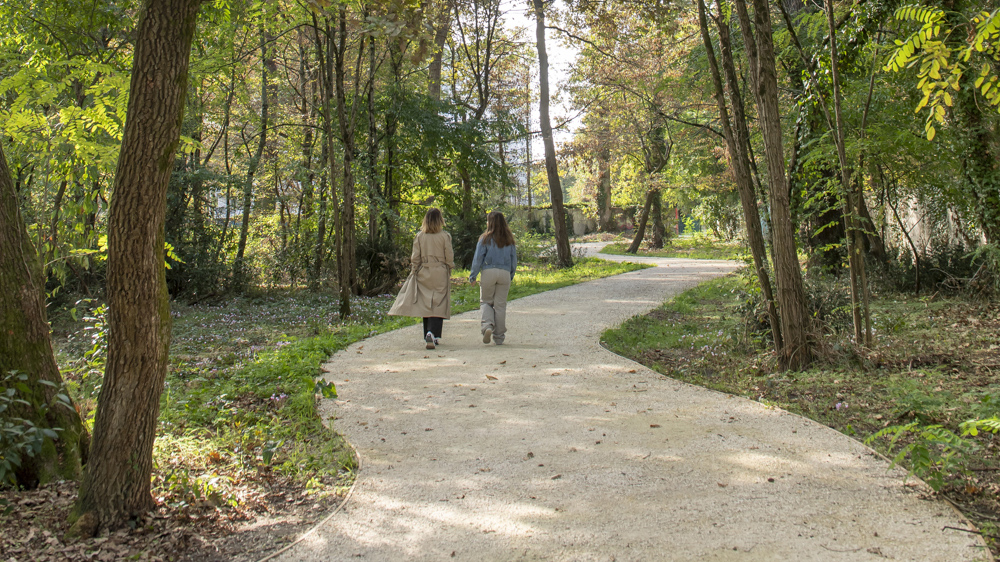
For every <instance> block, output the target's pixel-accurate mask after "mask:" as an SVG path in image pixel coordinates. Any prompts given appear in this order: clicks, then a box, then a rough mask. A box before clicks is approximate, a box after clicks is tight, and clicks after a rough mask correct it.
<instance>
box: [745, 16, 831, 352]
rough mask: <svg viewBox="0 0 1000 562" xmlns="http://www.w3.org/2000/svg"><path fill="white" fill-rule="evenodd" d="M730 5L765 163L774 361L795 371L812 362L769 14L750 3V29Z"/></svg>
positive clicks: (747, 20) (746, 18)
mask: <svg viewBox="0 0 1000 562" xmlns="http://www.w3.org/2000/svg"><path fill="white" fill-rule="evenodd" d="M734 4H735V6H736V11H737V14H738V16H739V20H740V28H741V30H742V32H743V42H744V45H745V46H746V51H747V58H748V59H749V63H750V78H751V84H752V86H753V89H754V97H755V98H756V100H757V110H758V114H759V119H760V124H761V132H762V136H763V139H764V153H765V157H766V160H767V169H768V181H769V189H768V199H769V200H770V203H771V219H772V236H773V240H774V242H773V244H774V256H775V264H774V265H775V274H776V277H777V285H778V299H777V300H778V305H779V309H780V311H781V333H782V337H783V338H784V344H785V345H784V347H783V349H782V354H781V356H780V357H779V359H780V363H781V366H782V367H784V368H787V369H792V370H799V369H803V368H805V367H806V366H807V365H809V363H811V362H812V359H813V353H812V345H813V344H812V341H811V340H810V326H809V315H808V313H807V311H806V299H805V289H804V287H803V284H802V270H801V268H800V266H799V260H798V255H797V249H796V245H795V230H794V228H793V226H792V216H791V205H790V197H789V193H788V179H787V177H786V176H785V155H784V150H783V147H782V139H781V108H780V106H779V101H778V80H777V71H776V68H775V55H774V43H773V40H772V35H771V18H770V12H769V8H768V4H767V1H766V0H753V5H754V23H753V25H751V23H750V17H749V14H748V13H747V8H746V0H736V2H734ZM755 31H756V33H755Z"/></svg>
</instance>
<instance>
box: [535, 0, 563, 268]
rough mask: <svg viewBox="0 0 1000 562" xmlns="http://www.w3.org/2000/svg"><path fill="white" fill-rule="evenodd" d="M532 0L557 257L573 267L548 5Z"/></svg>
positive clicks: (540, 101) (540, 119) (546, 160)
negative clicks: (553, 117) (548, 45)
mask: <svg viewBox="0 0 1000 562" xmlns="http://www.w3.org/2000/svg"><path fill="white" fill-rule="evenodd" d="M532 3H533V5H534V8H535V21H536V25H535V38H536V41H537V42H536V45H537V47H538V81H539V101H538V118H539V121H540V122H541V125H542V141H543V142H544V144H545V172H546V175H547V176H548V179H549V193H550V194H551V196H552V222H554V223H555V224H554V228H553V230H554V231H555V235H556V260H557V262H558V264H559V266H560V267H570V266H572V265H573V255H572V252H571V251H570V247H569V232H567V230H566V211H565V209H563V192H562V186H561V184H560V180H559V168H558V166H557V165H556V147H555V143H554V142H553V141H552V122H551V121H550V120H549V57H548V55H547V54H546V52H545V7H544V3H543V2H542V0H532Z"/></svg>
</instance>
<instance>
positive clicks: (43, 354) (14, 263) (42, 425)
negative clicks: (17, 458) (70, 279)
mask: <svg viewBox="0 0 1000 562" xmlns="http://www.w3.org/2000/svg"><path fill="white" fill-rule="evenodd" d="M63 185H65V183H64V184H63ZM0 248H3V251H0V320H2V322H0V326H3V329H0V349H2V350H3V352H2V353H0V379H2V378H3V377H4V376H6V375H7V373H9V372H10V371H17V372H18V374H19V375H24V376H27V377H28V378H27V380H26V381H24V384H25V385H26V386H27V388H28V392H23V391H22V392H19V393H18V394H16V395H15V396H16V398H19V399H21V400H25V401H27V402H28V403H29V405H27V406H25V405H23V404H19V403H16V402H15V403H13V404H11V407H10V409H9V410H7V411H6V412H4V413H3V416H4V419H5V420H12V419H13V418H21V419H24V420H27V421H29V422H31V423H32V424H34V426H35V427H36V428H39V429H45V430H52V429H55V428H61V429H62V431H61V433H59V436H58V437H57V438H56V439H55V440H53V439H49V438H45V440H44V443H43V446H42V449H41V451H39V452H38V453H36V454H34V455H33V456H28V457H24V458H22V459H21V466H20V467H18V468H17V469H16V471H15V473H14V480H15V483H16V484H17V485H18V486H21V487H23V488H34V487H36V486H38V485H39V484H45V483H47V482H49V481H52V480H57V479H76V478H78V477H79V476H80V466H81V464H82V463H84V462H86V458H87V440H88V436H87V433H86V430H85V429H84V427H83V423H82V422H81V420H80V415H79V414H77V412H76V410H75V409H73V408H72V405H68V406H69V407H67V406H65V405H63V404H61V403H59V402H58V401H57V400H56V395H57V394H60V393H62V392H63V390H62V389H61V388H60V387H61V386H62V376H60V374H59V367H57V366H56V361H55V358H54V357H53V355H52V343H51V341H50V340H49V323H48V321H47V320H46V318H45V300H44V298H43V295H44V290H45V278H44V277H43V273H42V267H41V264H40V263H39V261H38V255H37V254H36V252H35V246H34V245H33V244H32V243H31V239H30V238H29V237H28V231H27V228H26V227H25V224H24V219H23V218H22V216H21V205H20V198H19V197H18V195H17V193H16V192H15V191H14V180H13V179H12V178H11V176H10V169H9V168H8V167H7V158H6V156H4V153H3V147H0ZM39 381H42V382H39ZM20 382H21V381H15V383H20ZM46 383H48V384H46ZM7 483H8V482H0V485H5V484H7Z"/></svg>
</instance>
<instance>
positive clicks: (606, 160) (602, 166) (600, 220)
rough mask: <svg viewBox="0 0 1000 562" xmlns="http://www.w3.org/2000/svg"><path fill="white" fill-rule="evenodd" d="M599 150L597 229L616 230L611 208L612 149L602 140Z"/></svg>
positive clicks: (604, 230)
mask: <svg viewBox="0 0 1000 562" xmlns="http://www.w3.org/2000/svg"><path fill="white" fill-rule="evenodd" d="M599 142H600V146H599V147H598V149H597V229H598V230H600V231H601V232H611V231H612V230H614V227H615V225H614V223H613V222H612V219H613V218H614V217H613V216H612V215H613V213H612V207H611V147H609V146H608V145H607V142H606V141H605V140H604V139H602V140H601V141H599Z"/></svg>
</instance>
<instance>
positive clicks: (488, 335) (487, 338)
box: [483, 328, 493, 343]
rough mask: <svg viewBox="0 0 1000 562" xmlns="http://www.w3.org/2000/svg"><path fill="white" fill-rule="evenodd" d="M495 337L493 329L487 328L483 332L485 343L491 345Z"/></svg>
mask: <svg viewBox="0 0 1000 562" xmlns="http://www.w3.org/2000/svg"><path fill="white" fill-rule="evenodd" d="M491 337H493V328H486V331H485V332H483V343H490V338H491Z"/></svg>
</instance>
